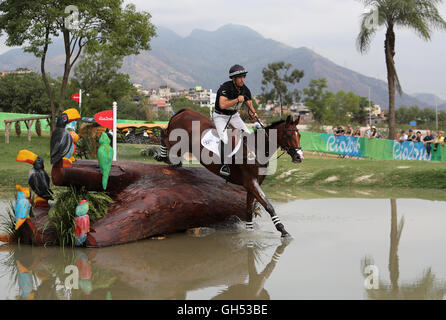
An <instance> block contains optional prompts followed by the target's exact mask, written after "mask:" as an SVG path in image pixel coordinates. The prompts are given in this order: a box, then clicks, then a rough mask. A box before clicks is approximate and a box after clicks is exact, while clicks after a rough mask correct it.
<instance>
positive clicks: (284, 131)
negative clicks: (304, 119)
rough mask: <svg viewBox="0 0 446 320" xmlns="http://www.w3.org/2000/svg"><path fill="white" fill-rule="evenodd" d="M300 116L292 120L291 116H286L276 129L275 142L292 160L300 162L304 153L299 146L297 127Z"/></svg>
mask: <svg viewBox="0 0 446 320" xmlns="http://www.w3.org/2000/svg"><path fill="white" fill-rule="evenodd" d="M299 120H300V116H299V117H298V118H297V119H296V120H294V121H293V119H292V117H291V116H288V117H287V118H286V120H285V122H283V123H282V124H281V125H280V126H279V128H278V131H277V135H278V137H277V142H278V144H279V146H280V147H281V148H282V149H283V150H285V151H286V152H287V153H288V154H289V155H290V156H291V159H292V161H293V162H302V160H303V159H304V153H303V151H302V148H301V147H300V132H299V129H297V125H298V124H299Z"/></svg>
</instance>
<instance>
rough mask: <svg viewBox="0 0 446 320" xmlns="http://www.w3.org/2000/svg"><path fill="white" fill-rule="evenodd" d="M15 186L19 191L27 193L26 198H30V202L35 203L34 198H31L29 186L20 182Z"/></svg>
mask: <svg viewBox="0 0 446 320" xmlns="http://www.w3.org/2000/svg"><path fill="white" fill-rule="evenodd" d="M15 188H16V189H17V191H22V192H23V194H24V195H25V198H26V199H28V200H29V203H31V204H32V203H33V201H32V199H31V192H29V188H28V187H22V186H21V185H19V184H16V185H15Z"/></svg>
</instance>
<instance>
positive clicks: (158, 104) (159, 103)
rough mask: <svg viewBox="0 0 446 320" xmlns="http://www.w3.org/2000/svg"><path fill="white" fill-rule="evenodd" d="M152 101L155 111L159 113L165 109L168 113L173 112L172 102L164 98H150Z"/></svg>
mask: <svg viewBox="0 0 446 320" xmlns="http://www.w3.org/2000/svg"><path fill="white" fill-rule="evenodd" d="M150 103H151V104H152V106H153V111H155V112H156V113H158V112H159V111H164V112H166V113H168V114H171V113H172V106H171V105H170V103H169V102H168V101H166V100H164V99H161V100H150Z"/></svg>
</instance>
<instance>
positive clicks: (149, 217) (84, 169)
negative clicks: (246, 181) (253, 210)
mask: <svg viewBox="0 0 446 320" xmlns="http://www.w3.org/2000/svg"><path fill="white" fill-rule="evenodd" d="M51 176H52V181H53V184H54V185H56V186H70V185H71V186H74V187H78V188H81V187H84V188H85V189H86V190H88V191H103V189H102V174H101V171H100V169H99V165H98V162H97V161H93V160H78V161H75V162H74V163H73V166H72V167H70V168H63V167H62V166H61V162H60V163H56V164H55V165H54V166H53V169H52V174H51ZM107 192H108V193H109V195H110V196H111V198H112V199H113V200H114V203H112V204H111V205H110V206H109V208H108V213H107V215H106V216H105V217H103V218H101V219H99V220H98V221H96V222H95V223H94V224H93V225H92V226H91V229H90V232H89V234H88V236H87V240H86V246H87V247H104V246H111V245H117V244H124V243H128V242H133V241H137V240H142V239H146V238H149V237H151V236H155V235H160V234H169V233H174V232H180V231H184V230H187V229H189V228H194V227H207V226H212V225H215V224H218V223H222V222H224V221H226V220H228V219H229V218H230V217H231V216H237V217H239V218H240V219H242V220H246V191H245V190H244V188H243V187H241V186H237V185H233V184H229V183H226V181H225V180H224V179H222V178H220V177H218V176H216V175H214V174H212V173H211V172H209V171H208V170H207V169H205V168H202V167H183V168H175V167H171V166H166V165H157V164H149V163H144V162H136V161H116V162H113V164H112V167H111V171H110V176H109V183H108V187H107ZM44 210H48V208H46V209H45V208H39V211H37V212H35V217H33V218H31V219H28V220H27V222H26V223H25V224H24V226H23V229H24V230H23V232H22V233H23V235H24V239H21V241H22V243H23V242H25V243H32V244H35V245H49V244H57V239H56V236H55V234H54V230H52V228H51V226H49V225H48V224H47V222H48V214H47V213H48V212H47V211H46V212H45V211H44Z"/></svg>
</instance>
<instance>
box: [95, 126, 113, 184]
mask: <svg viewBox="0 0 446 320" xmlns="http://www.w3.org/2000/svg"><path fill="white" fill-rule="evenodd" d="M99 145H100V146H99V149H98V161H99V168H100V169H101V172H102V187H103V188H104V190H107V184H108V177H109V175H110V169H111V165H112V160H113V148H112V147H111V146H110V139H109V138H108V136H107V134H106V133H105V132H103V133H102V134H101V137H100V138H99Z"/></svg>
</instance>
